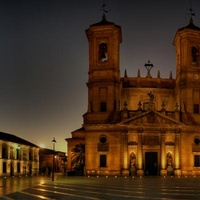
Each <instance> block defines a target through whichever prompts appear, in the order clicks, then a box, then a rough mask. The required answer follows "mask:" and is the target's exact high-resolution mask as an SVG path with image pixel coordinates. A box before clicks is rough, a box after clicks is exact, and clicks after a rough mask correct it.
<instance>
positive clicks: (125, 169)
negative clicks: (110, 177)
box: [122, 130, 129, 176]
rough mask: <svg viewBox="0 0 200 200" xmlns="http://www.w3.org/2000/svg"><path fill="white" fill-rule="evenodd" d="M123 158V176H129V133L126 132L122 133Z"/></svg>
mask: <svg viewBox="0 0 200 200" xmlns="http://www.w3.org/2000/svg"><path fill="white" fill-rule="evenodd" d="M122 145H123V146H122V148H123V150H122V158H123V168H122V175H123V176H128V175H129V170H128V131H127V130H125V131H124V133H122Z"/></svg>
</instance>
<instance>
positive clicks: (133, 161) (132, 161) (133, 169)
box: [130, 152, 136, 176]
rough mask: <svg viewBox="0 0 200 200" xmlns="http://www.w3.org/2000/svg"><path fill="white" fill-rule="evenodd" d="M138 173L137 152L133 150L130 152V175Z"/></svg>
mask: <svg viewBox="0 0 200 200" xmlns="http://www.w3.org/2000/svg"><path fill="white" fill-rule="evenodd" d="M135 174H136V157H135V154H134V153H133V152H132V153H131V154H130V175H131V176H134V175H135Z"/></svg>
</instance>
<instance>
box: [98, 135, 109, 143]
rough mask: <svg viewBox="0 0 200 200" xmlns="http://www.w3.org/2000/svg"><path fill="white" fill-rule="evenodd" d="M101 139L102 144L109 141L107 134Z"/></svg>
mask: <svg viewBox="0 0 200 200" xmlns="http://www.w3.org/2000/svg"><path fill="white" fill-rule="evenodd" d="M99 141H100V142H101V143H102V144H104V143H106V142H107V138H106V137H105V136H102V137H101V138H100V139H99Z"/></svg>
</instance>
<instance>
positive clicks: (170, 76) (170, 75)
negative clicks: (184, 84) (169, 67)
mask: <svg viewBox="0 0 200 200" xmlns="http://www.w3.org/2000/svg"><path fill="white" fill-rule="evenodd" d="M169 78H170V79H172V78H173V77H172V71H170V74H169Z"/></svg>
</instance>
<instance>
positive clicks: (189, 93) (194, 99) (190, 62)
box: [173, 18, 200, 121]
mask: <svg viewBox="0 0 200 200" xmlns="http://www.w3.org/2000/svg"><path fill="white" fill-rule="evenodd" d="M173 44H174V45H175V48H176V89H175V96H176V101H177V103H178V104H179V105H180V108H181V111H182V112H187V113H190V114H191V115H192V117H193V118H194V119H195V121H197V120H200V115H197V114H200V54H199V53H200V28H199V27H197V26H195V25H194V24H193V19H192V18H191V19H190V23H189V24H188V26H186V27H183V28H180V29H179V30H178V31H177V33H176V35H175V38H174V42H173Z"/></svg>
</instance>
